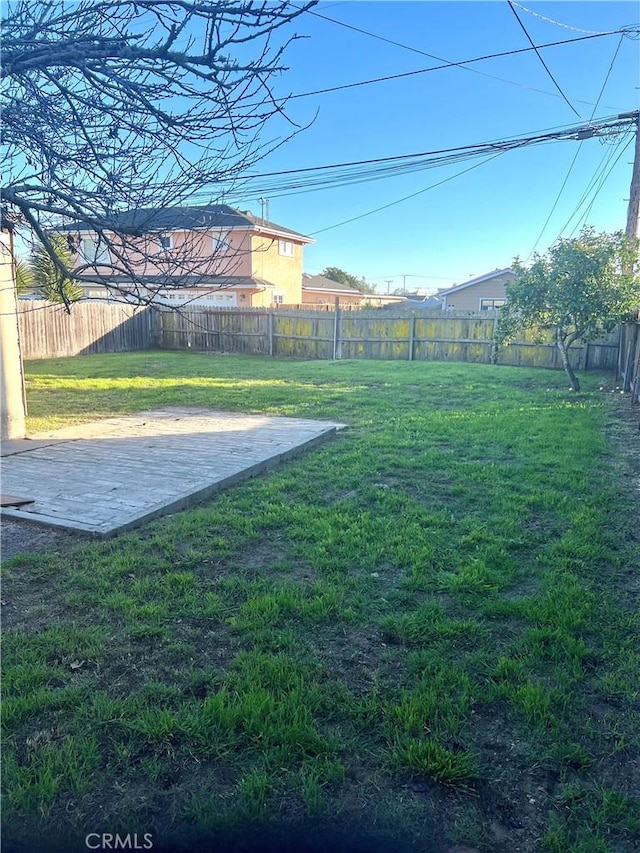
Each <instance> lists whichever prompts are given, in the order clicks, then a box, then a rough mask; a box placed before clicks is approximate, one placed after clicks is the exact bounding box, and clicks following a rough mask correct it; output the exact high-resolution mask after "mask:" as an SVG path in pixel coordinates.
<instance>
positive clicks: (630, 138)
mask: <svg viewBox="0 0 640 853" xmlns="http://www.w3.org/2000/svg"><path fill="white" fill-rule="evenodd" d="M633 141H634V136H633V135H631V136H630V137H629V139H628V140H627V143H626V145H624V146H622V148H621V150H620V152H619V154H618V156H617V157H616V159H615V160H614V161H613V163H612V164H611V166H610V167H609V171H608V172H607V174H606V175H605V174H603V175H602V177H601V179H600V183H599V185H598V186H597V187H596V189H595V191H594V193H593V196H592V198H591V201H590V202H589V206H588V207H587V209H586V210H585V212H584V216H583V217H582V220H581V223H580V222H576V224H575V226H574V228H573V230H572V231H571V234H570V235H569V236H573V234H574V233H575V232H576V231H577V229H578V228H579V226H580V224H582V225H584V224H585V223H586V221H587V217H588V216H589V214H590V213H591V210H592V208H593V205H594V203H595V200H596V198H597V197H598V195H599V193H600V191H601V190H602V188H603V187H604V185H605V184H606V182H607V178H608V177H609V175H610V174H611V172H613V170H614V169H615V167H616V166H617V165H618V163H619V162H620V160H621V159H622V156H623V155H624V153H625V151H626V150H627V148H629V146H630V145H631V143H632V142H633ZM618 145H619V146H621V145H622V141H621V142H620V143H618Z"/></svg>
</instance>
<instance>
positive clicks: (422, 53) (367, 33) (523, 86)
mask: <svg viewBox="0 0 640 853" xmlns="http://www.w3.org/2000/svg"><path fill="white" fill-rule="evenodd" d="M294 5H295V4H294ZM515 5H516V6H518V5H519V4H518V3H516V4H515ZM296 8H300V7H296ZM520 8H521V9H524V6H520ZM525 11H529V10H528V9H527V10H525ZM307 14H308V15H313V17H314V18H321V19H322V20H323V21H329V22H330V23H332V24H336V25H337V26H339V27H344V28H345V29H347V30H352V31H353V32H356V33H360V34H361V35H364V36H368V37H369V38H373V39H376V40H377V41H381V42H384V43H385V44H390V45H393V46H394V47H400V48H402V49H403V50H409V51H411V53H417V54H419V55H420V56H427V57H429V59H435V60H437V61H438V62H446V63H449V62H450V61H451V60H449V59H445V58H444V57H442V56H437V55H436V54H434V53H428V52H427V51H426V50H420V49H419V48H417V47H413V46H412V45H408V44H403V43H402V42H399V41H395V40H394V39H390V38H386V37H385V36H381V35H379V34H378V33H372V32H371V31H370V30H364V29H362V28H361V27H356V26H354V25H353V24H347V23H346V22H345V21H339V20H338V19H337V18H331V17H330V16H329V15H321V14H320V13H319V12H311V11H307ZM538 17H540V16H538ZM561 26H562V25H561ZM569 29H574V28H573V27H569ZM578 32H588V33H590V34H593V35H596V34H597V35H599V33H596V32H595V31H594V30H578ZM461 69H462V70H463V71H470V72H471V73H472V74H479V75H480V76H481V77H488V78H489V79H490V80H498V81H500V82H501V83H508V84H509V85H510V86H518V87H519V88H521V89H527V90H529V91H531V92H539V93H540V94H542V95H550V96H551V97H553V98H557V97H560V96H559V95H558V94H557V93H556V92H547V91H546V90H545V89H537V88H536V87H535V86H527V85H526V84H524V83H518V82H516V81H515V80H509V79H507V78H506V77H500V76H498V75H497V74H488V73H487V72H486V71H480V70H479V69H478V68H468V67H467V66H466V65H462V66H461ZM575 101H576V102H577V103H581V104H586V105H587V106H593V104H591V103H590V102H589V101H581V100H580V99H579V98H576V99H575Z"/></svg>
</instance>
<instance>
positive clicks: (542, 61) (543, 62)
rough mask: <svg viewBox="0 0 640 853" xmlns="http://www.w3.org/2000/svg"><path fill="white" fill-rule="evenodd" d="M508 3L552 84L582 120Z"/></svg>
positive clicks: (511, 4) (512, 8) (513, 8)
mask: <svg viewBox="0 0 640 853" xmlns="http://www.w3.org/2000/svg"><path fill="white" fill-rule="evenodd" d="M507 2H508V4H509V8H510V9H511V11H512V12H513V14H514V15H515V17H516V21H517V22H518V23H519V24H520V26H521V27H522V31H523V32H524V34H525V36H526V37H527V40H528V41H529V44H530V45H531V47H532V48H533V49H534V50H535V52H536V56H537V57H538V59H539V60H540V62H541V63H542V65H543V66H544V70H545V71H546V72H547V74H548V75H549V77H550V78H551V82H552V83H553V85H554V86H555V87H556V89H557V90H558V92H560V94H561V95H562V98H563V100H564V101H565V102H566V104H567V105H568V106H569V108H570V109H571V110H573V112H574V113H575V114H576V115H577V116H578V118H581V116H580V113H579V112H578V111H577V110H576V108H575V107H574V106H573V104H572V103H571V101H570V100H569V98H567V96H566V95H565V93H564V92H563V91H562V89H561V88H560V84H559V83H558V81H557V80H556V78H555V77H554V76H553V74H552V73H551V69H550V68H549V66H548V65H547V63H546V62H545V61H544V58H543V56H542V54H541V53H540V51H539V50H538V48H537V46H536V45H535V44H534V42H533V39H532V38H531V36H530V35H529V33H528V31H527V28H526V27H525V25H524V24H523V23H522V21H521V20H520V15H518V13H517V12H516V10H515V7H514V5H513V3H512V2H511V0H507Z"/></svg>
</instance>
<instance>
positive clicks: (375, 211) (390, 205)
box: [310, 151, 504, 236]
mask: <svg viewBox="0 0 640 853" xmlns="http://www.w3.org/2000/svg"><path fill="white" fill-rule="evenodd" d="M503 153H504V152H503V151H499V152H498V153H497V154H494V155H493V156H492V157H488V158H487V159H486V160H483V161H482V162H481V163H474V165H473V166H469V168H468V169H463V170H462V171H461V172H456V174H455V175H450V176H449V177H448V178H445V179H444V180H442V181H438V183H437V184H431V185H430V186H428V187H425V188H424V189H422V190H418V192H415V193H411V194H410V195H406V196H403V197H402V198H398V199H396V200H395V201H391V202H389V203H388V204H383V205H381V206H380V207H376V208H374V209H373V210H368V211H367V212H366V213H361V214H360V215H359V216H352V217H351V219H345V220H343V221H342V222H337V223H336V224H335V225H329V226H327V227H326V228H320V229H319V230H317V231H312V232H311V235H310V236H313V235H315V234H323V233H324V232H325V231H332V230H333V229H334V228H340V227H341V226H342V225H349V223H351V222H356V221H357V220H358V219H364V218H365V217H366V216H372V215H373V214H374V213H379V212H380V211H381V210H386V209H387V208H388V207H393V206H394V205H396V204H401V203H402V202H403V201H408V200H409V199H410V198H415V197H416V196H419V195H422V194H423V193H426V192H428V191H429V190H433V189H435V188H436V187H440V186H442V184H446V183H448V182H449V181H452V180H453V179H454V178H458V177H460V175H465V174H466V173H467V172H471V171H472V170H473V169H477V168H478V167H479V166H484V164H485V163H488V162H489V161H490V160H495V159H496V157H500V156H501V155H502V154H503Z"/></svg>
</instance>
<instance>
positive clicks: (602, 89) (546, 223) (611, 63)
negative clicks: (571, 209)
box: [525, 35, 624, 263]
mask: <svg viewBox="0 0 640 853" xmlns="http://www.w3.org/2000/svg"><path fill="white" fill-rule="evenodd" d="M623 38H624V35H621V36H620V39H619V41H618V46H617V47H616V50H615V53H614V54H613V58H612V60H611V62H610V63H609V68H608V70H607V73H606V75H605V78H604V82H603V83H602V86H601V87H600V92H599V94H598V97H597V98H596V102H595V104H594V107H593V111H592V113H591V116H590V118H589V121H592V120H593V117H594V115H595V113H596V110H597V109H598V104H599V103H600V99H601V98H602V96H603V94H604V90H605V88H606V86H607V83H608V82H609V77H610V76H611V72H612V70H613V66H614V64H615V61H616V59H617V57H618V53H619V51H620V47H621V45H622V40H623ZM582 144H583V140H580V141H579V143H578V148H577V150H576V153H575V154H574V156H573V159H572V161H571V164H570V166H569V170H568V171H567V174H566V175H565V178H564V181H563V182H562V186H561V187H560V189H559V190H558V194H557V196H556V199H555V201H554V202H553V206H552V207H551V210H550V211H549V215H548V216H547V218H546V220H545V223H544V225H543V226H542V229H541V231H540V233H539V234H538V237H537V239H536V241H535V243H534V244H533V247H532V249H531V251H530V252H529V254H528V256H527V261H528V260H529V258H530V257H531V255H533V253H534V252H535V250H536V248H537V246H538V243H539V242H540V240H541V238H542V235H543V234H544V232H545V230H546V228H547V225H548V224H549V222H550V220H551V217H552V216H553V214H554V211H555V209H556V207H557V206H558V203H559V201H560V198H561V196H562V193H563V192H564V188H565V187H566V185H567V182H568V180H569V177H570V176H571V172H572V171H573V167H574V166H575V164H576V160H577V159H578V156H579V155H580V151H581V150H582ZM560 234H562V232H560ZM560 234H558V237H559V236H560ZM556 239H558V238H557V237H556ZM525 263H526V261H525Z"/></svg>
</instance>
